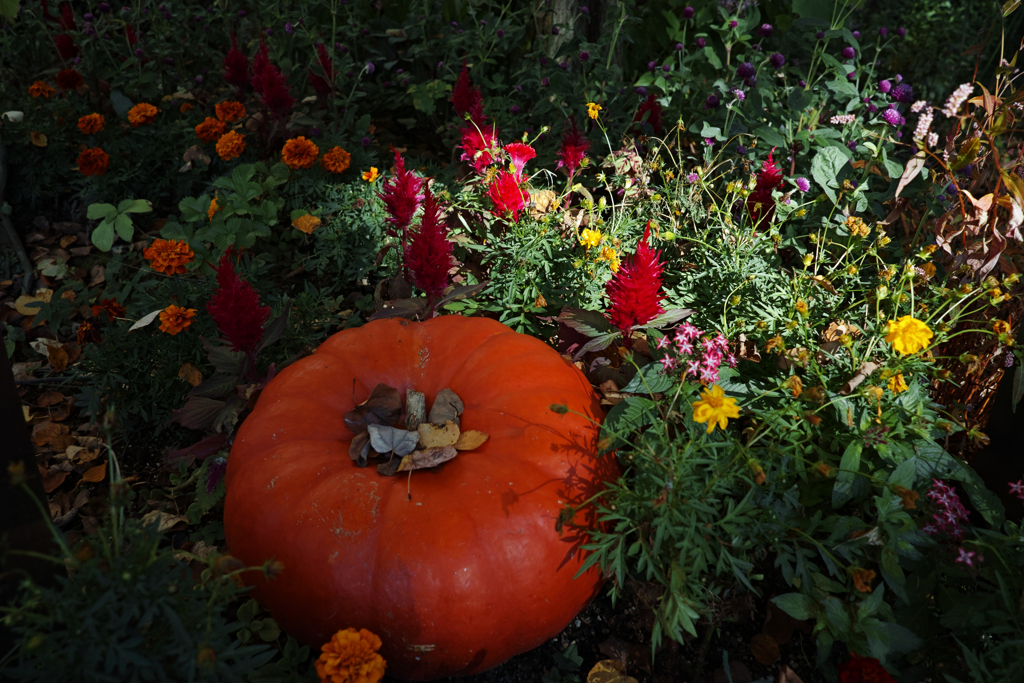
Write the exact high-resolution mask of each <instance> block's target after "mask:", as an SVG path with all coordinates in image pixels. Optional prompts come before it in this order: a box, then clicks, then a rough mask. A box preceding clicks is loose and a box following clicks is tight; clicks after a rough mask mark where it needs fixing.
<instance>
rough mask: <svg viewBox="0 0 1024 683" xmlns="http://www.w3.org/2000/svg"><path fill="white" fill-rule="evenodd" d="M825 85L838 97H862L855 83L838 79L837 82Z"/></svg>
mask: <svg viewBox="0 0 1024 683" xmlns="http://www.w3.org/2000/svg"><path fill="white" fill-rule="evenodd" d="M825 85H826V86H828V89H829V90H831V91H832V92H834V93H835V94H837V95H846V96H847V97H859V96H860V93H859V92H858V91H857V86H855V85H854V84H853V83H851V82H850V81H848V80H846V79H845V78H837V79H835V80H832V81H829V82H828V83H826V84H825Z"/></svg>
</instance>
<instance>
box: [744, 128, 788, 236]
mask: <svg viewBox="0 0 1024 683" xmlns="http://www.w3.org/2000/svg"><path fill="white" fill-rule="evenodd" d="M774 153H775V149H774V148H772V151H771V152H768V160H767V161H765V162H764V164H763V165H762V166H761V172H760V173H758V174H757V182H756V183H755V185H754V191H753V192H751V193H750V194H749V195H747V212H748V213H749V214H750V220H751V222H752V223H753V226H754V229H755V230H756V229H758V228H760V227H761V225H763V224H767V223H770V222H771V220H772V217H773V216H774V215H775V200H774V199H772V190H774V189H775V188H777V187H778V186H779V185H781V184H782V170H781V169H780V168H779V167H778V166H776V165H775V161H774V160H773V159H772V154H774Z"/></svg>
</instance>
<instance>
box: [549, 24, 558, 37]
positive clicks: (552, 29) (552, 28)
mask: <svg viewBox="0 0 1024 683" xmlns="http://www.w3.org/2000/svg"><path fill="white" fill-rule="evenodd" d="M551 35H553V36H557V35H558V27H557V26H552V27H551Z"/></svg>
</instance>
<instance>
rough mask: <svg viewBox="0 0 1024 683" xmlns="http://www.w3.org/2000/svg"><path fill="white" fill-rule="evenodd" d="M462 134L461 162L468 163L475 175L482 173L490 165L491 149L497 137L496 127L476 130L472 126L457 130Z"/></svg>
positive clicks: (489, 126) (492, 158) (491, 160)
mask: <svg viewBox="0 0 1024 683" xmlns="http://www.w3.org/2000/svg"><path fill="white" fill-rule="evenodd" d="M459 132H460V133H461V134H462V144H461V145H460V147H461V148H462V157H460V158H461V159H462V161H468V162H469V163H470V165H471V166H472V167H473V170H475V171H476V172H477V173H481V174H482V173H483V172H484V170H485V169H486V168H487V167H488V166H490V165H491V163H492V162H493V161H494V157H493V156H491V149H492V148H493V147H494V143H495V140H496V139H497V137H498V128H497V126H491V125H487V126H485V127H483V128H479V129H478V128H477V127H476V126H474V125H473V124H470V125H468V126H464V127H463V128H461V129H460V130H459Z"/></svg>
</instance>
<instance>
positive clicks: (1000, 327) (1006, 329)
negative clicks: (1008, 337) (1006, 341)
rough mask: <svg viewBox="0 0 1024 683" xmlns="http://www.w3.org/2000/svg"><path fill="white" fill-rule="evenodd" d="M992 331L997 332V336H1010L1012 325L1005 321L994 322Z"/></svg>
mask: <svg viewBox="0 0 1024 683" xmlns="http://www.w3.org/2000/svg"><path fill="white" fill-rule="evenodd" d="M992 331H993V332H995V333H996V334H997V335H998V334H1009V333H1010V323H1008V322H1006V321H1005V320H993V321H992Z"/></svg>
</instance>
